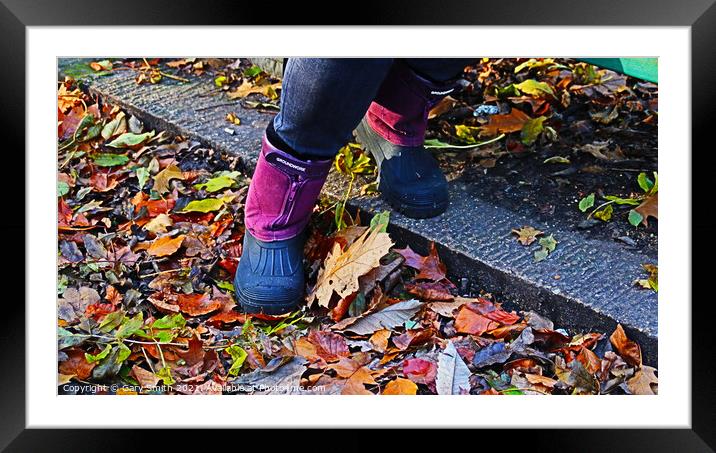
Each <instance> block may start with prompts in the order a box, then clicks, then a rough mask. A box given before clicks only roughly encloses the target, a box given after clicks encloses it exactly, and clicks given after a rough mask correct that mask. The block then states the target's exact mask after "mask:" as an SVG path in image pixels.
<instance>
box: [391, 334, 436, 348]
mask: <svg viewBox="0 0 716 453" xmlns="http://www.w3.org/2000/svg"><path fill="white" fill-rule="evenodd" d="M434 335H435V331H434V330H433V329H409V330H406V331H405V332H404V333H402V334H400V335H398V336H397V337H393V344H394V345H395V346H396V347H397V348H398V349H400V350H401V351H405V350H406V349H408V348H409V347H410V346H416V345H421V344H424V343H426V342H428V341H430V340H432V339H433V336H434Z"/></svg>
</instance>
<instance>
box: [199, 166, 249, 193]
mask: <svg viewBox="0 0 716 453" xmlns="http://www.w3.org/2000/svg"><path fill="white" fill-rule="evenodd" d="M239 174H240V173H239V172H238V171H232V172H231V173H228V174H225V175H220V176H217V177H215V178H211V179H210V180H208V181H206V182H205V183H200V184H194V188H195V189H197V190H201V189H205V190H206V191H207V192H212V193H213V192H218V191H219V190H221V189H226V188H229V187H231V186H233V185H234V184H236V178H238V177H239Z"/></svg>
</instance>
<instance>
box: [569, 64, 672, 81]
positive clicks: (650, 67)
mask: <svg viewBox="0 0 716 453" xmlns="http://www.w3.org/2000/svg"><path fill="white" fill-rule="evenodd" d="M580 60H582V61H584V62H586V63H590V64H593V65H597V66H601V67H602V68H607V69H611V70H612V71H617V72H621V73H622V74H626V75H628V76H632V77H636V78H637V79H642V80H646V81H648V82H654V83H659V59H658V58H580Z"/></svg>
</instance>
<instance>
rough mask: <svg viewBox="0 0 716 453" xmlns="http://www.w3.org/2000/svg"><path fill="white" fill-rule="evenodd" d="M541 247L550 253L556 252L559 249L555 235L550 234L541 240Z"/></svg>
mask: <svg viewBox="0 0 716 453" xmlns="http://www.w3.org/2000/svg"><path fill="white" fill-rule="evenodd" d="M539 245H541V246H542V247H544V248H545V249H547V251H548V252H554V249H555V248H556V247H557V241H556V240H555V239H554V235H551V234H550V235H549V236H547V237H543V238H540V240H539Z"/></svg>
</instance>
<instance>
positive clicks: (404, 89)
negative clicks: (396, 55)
mask: <svg viewBox="0 0 716 453" xmlns="http://www.w3.org/2000/svg"><path fill="white" fill-rule="evenodd" d="M455 88H456V84H455V82H454V81H450V82H445V83H443V84H437V83H434V82H431V81H429V80H427V79H425V78H423V77H420V76H419V75H417V74H416V73H415V72H413V71H412V70H411V69H410V68H409V67H407V66H406V65H404V64H395V65H393V67H392V68H391V70H390V72H389V73H388V76H387V77H386V79H385V81H384V82H383V84H382V85H381V87H380V89H379V90H378V94H377V96H376V98H375V100H374V101H373V103H371V105H370V107H369V108H368V112H367V114H366V119H367V121H368V124H369V125H370V126H371V127H372V128H373V130H375V131H376V132H377V133H378V134H380V136H382V137H383V138H384V139H386V140H388V141H389V142H391V143H393V144H395V145H400V146H422V144H423V142H424V140H425V130H426V129H427V125H428V112H429V111H430V109H431V108H432V107H434V106H435V105H436V104H437V103H438V102H439V101H440V100H441V99H442V98H444V97H445V96H447V95H448V94H450V93H451V92H453V91H454V90H455Z"/></svg>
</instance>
